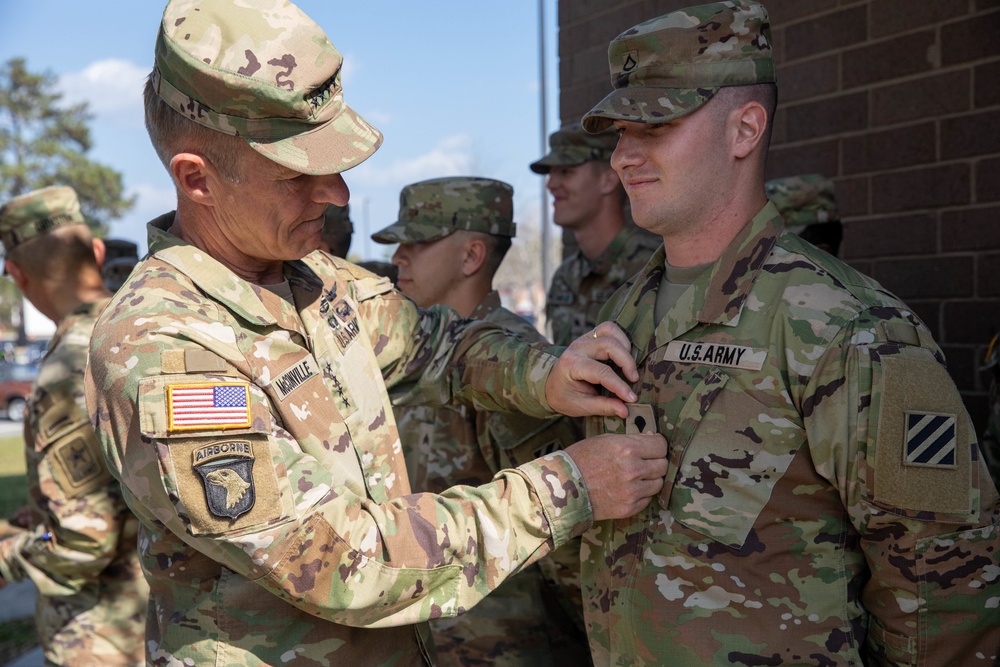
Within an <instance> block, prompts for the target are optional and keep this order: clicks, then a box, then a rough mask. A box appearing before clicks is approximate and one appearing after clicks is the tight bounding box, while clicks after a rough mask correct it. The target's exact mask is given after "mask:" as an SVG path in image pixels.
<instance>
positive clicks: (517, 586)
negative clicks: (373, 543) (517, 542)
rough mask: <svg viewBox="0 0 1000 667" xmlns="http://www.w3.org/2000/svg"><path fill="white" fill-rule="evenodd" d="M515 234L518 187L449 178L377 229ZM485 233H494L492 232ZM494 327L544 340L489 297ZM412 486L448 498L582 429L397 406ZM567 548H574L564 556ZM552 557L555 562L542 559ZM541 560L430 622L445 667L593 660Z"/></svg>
mask: <svg viewBox="0 0 1000 667" xmlns="http://www.w3.org/2000/svg"><path fill="white" fill-rule="evenodd" d="M452 224H457V225H461V226H462V227H463V228H464V229H466V230H470V231H483V232H485V233H493V234H496V235H503V236H513V235H514V223H513V190H512V188H510V186H509V185H507V184H506V183H501V182H500V181H494V180H492V179H480V178H467V177H451V178H442V179H432V180H429V181H423V182H420V183H414V184H411V185H408V186H406V187H405V188H403V191H402V193H401V196H400V213H399V221H398V222H396V223H395V224H393V225H390V226H389V227H388V228H386V229H383V230H381V231H379V232H376V233H375V234H373V235H372V238H373V239H374V240H375V241H376V242H379V243H427V242H431V241H434V240H437V239H440V238H442V237H443V236H446V235H448V234H450V233H451V232H452V231H454V229H455V227H452ZM486 230H492V232H487V231H486ZM470 318H471V319H475V320H482V321H486V322H491V323H494V324H496V325H498V326H500V327H501V328H503V329H504V330H505V331H509V332H512V333H515V334H517V335H518V336H520V337H521V338H522V339H524V340H527V341H530V342H536V343H537V342H541V343H544V342H545V339H544V338H543V337H542V336H541V335H540V334H539V333H538V331H537V330H536V329H535V328H534V327H533V326H532V325H531V324H529V323H528V322H527V321H526V320H524V319H523V318H521V317H518V316H517V315H515V314H514V313H512V312H510V311H509V310H507V309H506V308H504V307H503V306H501V304H500V295H499V294H498V293H497V292H495V291H493V292H490V293H489V294H488V295H487V296H486V297H485V298H484V299H483V301H482V302H481V303H479V304H478V305H477V306H476V308H475V309H474V310H473V312H472V313H471V314H470ZM395 413H396V418H397V421H398V424H399V433H400V441H401V442H402V446H403V454H404V457H405V459H406V465H407V471H408V473H409V478H410V485H411V487H412V488H413V489H414V490H415V491H427V492H431V493H442V492H444V491H445V490H447V489H448V488H450V487H452V486H454V485H456V484H471V485H478V484H484V483H486V482H488V481H490V480H491V479H492V478H493V476H494V475H495V474H496V473H497V472H499V471H500V470H503V469H504V468H512V467H515V466H518V465H521V464H523V463H527V462H529V461H532V460H533V459H535V458H537V457H539V456H543V455H545V454H548V453H550V452H552V451H555V450H557V449H562V448H563V447H565V446H568V445H571V444H572V443H574V442H576V441H577V440H578V439H579V433H578V432H577V430H576V428H575V427H574V426H573V424H572V422H571V420H569V419H567V418H565V417H563V418H556V419H550V420H544V419H539V418H535V417H528V416H526V415H523V414H520V413H514V412H491V411H478V410H474V409H472V408H471V407H469V406H466V405H454V406H445V407H434V406H428V405H405V406H398V407H397V408H396V409H395ZM578 544H579V543H578V541H577V540H573V542H571V543H570V544H567V545H565V546H564V547H562V548H560V549H559V550H558V551H559V556H560V561H564V560H569V561H570V562H575V567H574V568H573V570H574V572H575V573H576V574H577V576H578V574H579V555H578V553H579V552H578V550H573V547H574V545H577V546H578ZM567 550H569V551H567ZM544 561H549V558H546V559H544ZM540 565H545V566H546V569H547V570H549V571H551V570H553V569H555V568H556V567H557V566H556V564H555V563H553V562H543V563H541V564H536V565H533V566H531V567H530V568H526V569H525V570H523V571H522V572H520V573H518V574H517V575H516V576H515V577H512V578H511V579H510V580H509V581H507V582H505V583H504V584H503V585H502V586H501V587H500V588H498V589H497V590H496V591H494V592H493V593H492V594H491V595H490V596H489V597H487V598H486V599H485V600H483V601H482V602H480V603H479V604H477V605H476V606H475V607H473V608H472V609H471V610H469V611H468V612H467V613H465V614H463V615H461V616H458V617H456V618H450V619H439V620H436V621H432V622H431V629H432V631H433V635H434V644H435V646H436V647H437V650H438V661H439V664H441V665H479V664H491V665H510V666H514V665H531V666H535V665H539V666H541V665H558V664H564V665H574V667H575V666H577V665H580V664H581V663H585V662H586V661H587V659H588V657H589V656H588V651H587V649H586V640H585V635H584V634H583V632H582V631H581V630H578V629H577V628H576V627H575V626H574V625H573V624H574V622H575V621H576V619H580V622H581V625H582V607H581V606H580V602H579V601H580V594H579V586H578V585H577V587H576V590H574V591H572V592H571V593H569V594H571V595H572V596H573V599H574V600H576V601H577V607H576V608H575V609H574V610H573V615H572V616H569V615H568V614H567V612H566V611H564V609H563V607H562V603H565V604H567V605H570V604H572V603H571V602H569V601H565V600H561V599H557V598H561V597H565V596H566V595H568V593H565V592H561V591H560V590H559V589H558V588H554V587H553V588H549V587H550V586H552V584H551V583H547V582H546V580H545V579H544V578H543V576H542V572H541V571H540V569H539V566H540Z"/></svg>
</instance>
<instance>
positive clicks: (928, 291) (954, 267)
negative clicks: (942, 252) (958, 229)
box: [872, 256, 974, 300]
mask: <svg viewBox="0 0 1000 667" xmlns="http://www.w3.org/2000/svg"><path fill="white" fill-rule="evenodd" d="M872 277H873V278H875V280H877V281H879V282H880V283H882V284H883V285H884V286H885V287H886V288H888V289H889V290H890V291H892V292H894V293H895V294H897V295H898V296H899V297H900V298H902V299H904V300H905V299H908V298H916V299H926V298H929V297H938V298H957V297H971V296H972V292H973V288H974V285H973V258H972V257H971V256H959V257H933V256H930V257H922V258H920V259H901V260H887V261H879V262H876V263H875V275H873V276H872Z"/></svg>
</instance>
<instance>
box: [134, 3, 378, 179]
mask: <svg viewBox="0 0 1000 667" xmlns="http://www.w3.org/2000/svg"><path fill="white" fill-rule="evenodd" d="M342 64H343V58H342V57H341V55H340V53H339V52H338V51H337V49H336V48H334V46H333V44H332V43H331V42H330V40H329V39H328V38H327V36H326V34H325V33H324V32H323V30H322V29H321V28H320V27H319V26H318V25H316V23H314V22H313V20H312V19H310V18H309V17H308V16H306V15H305V14H304V13H303V12H302V11H301V10H300V9H299V8H298V7H296V6H295V5H293V4H291V3H290V2H286V1H283V0H255V2H252V3H238V2H233V1H232V0H171V2H169V3H168V4H167V7H166V9H165V10H164V12H163V20H162V22H161V25H160V31H159V34H158V35H157V38H156V56H155V68H154V71H153V76H152V79H151V80H152V84H153V88H154V90H155V91H156V94H157V95H158V96H159V97H160V98H161V99H162V100H163V101H164V102H166V103H167V104H169V105H170V107H171V108H172V109H174V111H177V112H178V113H180V114H183V115H184V116H185V117H186V118H188V119H189V120H191V121H193V122H195V123H198V124H199V125H203V126H205V127H207V128H209V129H212V130H215V131H217V132H223V133H225V134H230V135H237V136H240V137H242V138H243V139H244V140H246V142H247V143H248V144H249V145H250V147H251V148H253V149H254V150H255V151H257V152H258V153H260V154H261V155H263V156H264V157H266V158H268V159H270V160H273V161H274V162H277V163H278V164H281V165H283V166H285V167H288V168H289V169H293V170H295V171H298V172H301V173H304V174H334V173H339V172H341V171H344V170H346V169H350V168H351V167H353V166H355V165H357V164H359V163H361V162H362V161H364V160H365V159H366V158H368V157H369V156H370V155H371V154H372V153H374V152H375V150H376V149H377V148H378V147H379V145H381V143H382V135H381V133H380V132H379V131H378V130H376V129H375V128H374V127H372V126H371V125H369V124H368V123H367V122H366V121H365V120H364V119H363V118H362V117H361V116H359V115H358V114H357V113H356V112H355V111H354V110H353V109H351V108H350V107H349V106H347V104H346V103H345V102H344V94H343V93H344V91H343V88H342V87H341V81H340V76H341V66H342Z"/></svg>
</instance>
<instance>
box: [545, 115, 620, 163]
mask: <svg viewBox="0 0 1000 667" xmlns="http://www.w3.org/2000/svg"><path fill="white" fill-rule="evenodd" d="M617 145H618V134H617V133H616V132H615V131H613V130H606V131H604V132H600V133H597V134H591V133H590V132H587V131H586V130H584V129H583V125H581V124H580V123H572V124H570V125H566V126H565V127H563V128H561V129H559V130H557V131H555V132H553V133H552V134H551V135H550V136H549V153H548V155H546V156H545V157H543V158H542V159H541V160H538V161H537V162H532V163H531V171H533V172H535V173H536V174H547V173H549V171H551V170H552V167H573V166H576V165H578V164H583V163H584V162H589V161H591V160H595V161H598V162H610V160H611V154H612V153H614V152H615V146H617Z"/></svg>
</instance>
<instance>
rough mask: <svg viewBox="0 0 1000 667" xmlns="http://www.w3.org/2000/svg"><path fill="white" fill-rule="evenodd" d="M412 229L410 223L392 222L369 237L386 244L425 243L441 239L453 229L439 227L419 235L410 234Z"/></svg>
mask: <svg viewBox="0 0 1000 667" xmlns="http://www.w3.org/2000/svg"><path fill="white" fill-rule="evenodd" d="M425 229H426V228H425ZM412 231H413V229H412V227H411V226H410V225H407V224H405V223H402V222H394V223H393V224H391V225H389V226H388V227H386V228H385V229H380V230H379V231H377V232H375V233H374V234H372V237H371V238H372V241H375V243H382V244H386V245H388V244H390V243H427V242H428V241H437V240H438V239H443V238H444V237H446V236H448V235H449V234H451V233H452V232H453V231H455V230H454V229H449V228H447V227H441V228H440V231H439V232H429V233H421V234H419V235H414V234H411V233H410V232H412Z"/></svg>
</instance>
